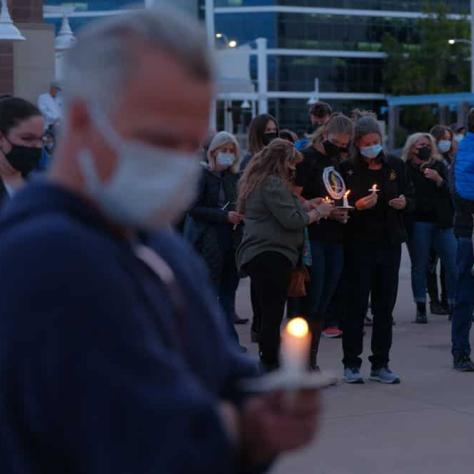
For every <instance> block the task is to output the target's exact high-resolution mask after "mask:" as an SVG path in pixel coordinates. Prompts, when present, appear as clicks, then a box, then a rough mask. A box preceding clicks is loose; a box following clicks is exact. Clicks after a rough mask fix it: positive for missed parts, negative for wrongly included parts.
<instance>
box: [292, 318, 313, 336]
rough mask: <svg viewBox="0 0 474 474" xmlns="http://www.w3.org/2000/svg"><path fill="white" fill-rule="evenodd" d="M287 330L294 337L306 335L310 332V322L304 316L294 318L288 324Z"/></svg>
mask: <svg viewBox="0 0 474 474" xmlns="http://www.w3.org/2000/svg"><path fill="white" fill-rule="evenodd" d="M286 332H287V333H288V334H290V335H291V336H293V337H298V338H303V337H306V336H307V335H308V333H309V327H308V323H307V322H306V320H305V319H303V318H294V319H292V320H291V321H290V322H289V323H288V324H287V325H286Z"/></svg>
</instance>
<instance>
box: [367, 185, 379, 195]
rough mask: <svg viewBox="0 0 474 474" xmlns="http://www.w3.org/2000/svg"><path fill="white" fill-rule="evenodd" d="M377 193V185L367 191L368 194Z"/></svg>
mask: <svg viewBox="0 0 474 474" xmlns="http://www.w3.org/2000/svg"><path fill="white" fill-rule="evenodd" d="M379 191H380V189H379V188H378V186H377V183H376V184H374V185H373V186H372V187H371V188H370V189H369V192H371V193H378V192H379Z"/></svg>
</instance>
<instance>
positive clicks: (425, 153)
mask: <svg viewBox="0 0 474 474" xmlns="http://www.w3.org/2000/svg"><path fill="white" fill-rule="evenodd" d="M402 158H403V159H404V160H405V161H406V162H407V164H408V167H407V168H408V172H409V175H410V178H411V180H412V181H413V184H414V186H415V207H414V212H413V213H412V214H411V219H410V225H409V228H408V250H409V251H410V258H411V265H412V267H411V282H412V289H413V296H414V299H415V303H416V307H417V311H416V320H415V322H416V323H418V324H426V323H427V322H428V321H427V318H426V274H427V271H428V266H429V260H430V252H431V250H432V249H433V250H434V251H435V252H436V254H437V255H439V257H440V260H441V263H442V265H443V266H444V268H445V272H446V279H445V281H446V293H447V299H448V305H449V306H450V307H451V308H452V305H453V302H454V295H455V285H456V250H457V243H456V238H455V237H454V232H453V221H454V209H453V203H452V198H451V193H450V188H449V183H448V168H447V166H446V165H445V163H444V162H443V157H442V156H441V154H440V153H439V151H438V148H437V146H436V142H435V139H434V138H433V136H432V135H430V134H429V133H415V134H414V135H411V136H410V137H408V140H407V142H406V144H405V148H404V149H403V153H402Z"/></svg>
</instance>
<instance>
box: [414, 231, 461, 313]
mask: <svg viewBox="0 0 474 474" xmlns="http://www.w3.org/2000/svg"><path fill="white" fill-rule="evenodd" d="M431 249H433V250H434V251H435V252H436V253H437V254H438V255H439V258H440V259H441V263H442V265H443V266H444V268H445V271H446V293H447V296H448V303H450V304H452V303H453V302H454V296H455V291H456V249H457V242H456V237H454V232H453V229H452V228H450V229H441V228H439V227H438V226H437V225H436V224H434V223H432V222H414V223H413V226H412V228H411V229H410V233H409V237H408V250H409V252H410V258H411V286H412V290H413V297H414V299H415V302H416V303H426V285H427V278H426V274H427V272H428V267H429V263H430V252H431Z"/></svg>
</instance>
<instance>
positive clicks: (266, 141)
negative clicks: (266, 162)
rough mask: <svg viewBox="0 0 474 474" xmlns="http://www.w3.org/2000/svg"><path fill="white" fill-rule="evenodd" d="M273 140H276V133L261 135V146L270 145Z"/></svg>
mask: <svg viewBox="0 0 474 474" xmlns="http://www.w3.org/2000/svg"><path fill="white" fill-rule="evenodd" d="M275 138H278V134H277V133H276V132H272V133H264V134H263V140H262V141H263V144H264V145H265V146H267V145H270V143H271V142H272V141H273V140H275Z"/></svg>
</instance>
